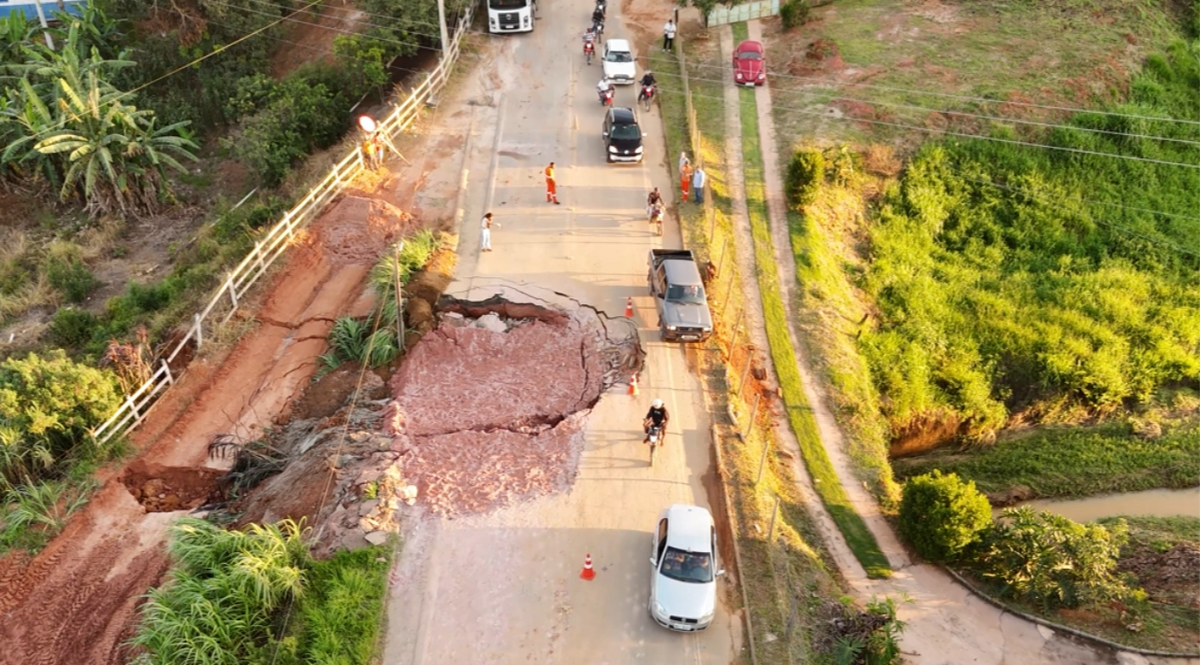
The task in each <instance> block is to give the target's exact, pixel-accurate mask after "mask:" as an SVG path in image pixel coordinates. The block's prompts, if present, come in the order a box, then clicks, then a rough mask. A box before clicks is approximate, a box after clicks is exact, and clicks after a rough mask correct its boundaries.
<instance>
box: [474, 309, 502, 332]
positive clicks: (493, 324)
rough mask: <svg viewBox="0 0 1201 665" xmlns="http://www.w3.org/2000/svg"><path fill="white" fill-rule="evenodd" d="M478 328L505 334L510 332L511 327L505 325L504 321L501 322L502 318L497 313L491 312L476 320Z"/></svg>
mask: <svg viewBox="0 0 1201 665" xmlns="http://www.w3.org/2000/svg"><path fill="white" fill-rule="evenodd" d="M475 327H476V328H483V329H484V330H491V331H492V332H495V333H503V332H507V331H508V330H509V326H507V325H505V322H504V321H501V320H500V316H498V315H497V314H496V312H489V313H488V314H485V315H483V316H481V317H480V318H478V319H476V320H475Z"/></svg>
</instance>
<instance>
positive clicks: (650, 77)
mask: <svg viewBox="0 0 1201 665" xmlns="http://www.w3.org/2000/svg"><path fill="white" fill-rule="evenodd" d="M657 83H658V81H656V80H655V75H654V74H653V73H651V70H649V69H648V70H646V73H644V74H643V75H642V87H644V88H645V87H646V86H648V85H651V86H653V85H656V84H657Z"/></svg>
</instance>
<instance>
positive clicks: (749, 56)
mask: <svg viewBox="0 0 1201 665" xmlns="http://www.w3.org/2000/svg"><path fill="white" fill-rule="evenodd" d="M738 59H739V60H762V59H763V54H762V53H759V52H758V51H742V52H741V53H739V54H738Z"/></svg>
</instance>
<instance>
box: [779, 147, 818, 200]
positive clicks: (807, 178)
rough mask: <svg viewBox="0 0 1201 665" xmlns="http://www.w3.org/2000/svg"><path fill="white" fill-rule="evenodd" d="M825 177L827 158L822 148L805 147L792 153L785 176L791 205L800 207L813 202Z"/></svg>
mask: <svg viewBox="0 0 1201 665" xmlns="http://www.w3.org/2000/svg"><path fill="white" fill-rule="evenodd" d="M825 178H826V159H825V157H824V156H823V155H822V152H821V151H820V150H818V149H816V148H805V149H803V150H797V151H796V152H794V153H792V159H791V160H789V162H788V171H787V173H786V174H785V176H784V185H785V187H786V188H787V191H786V192H785V194H786V195H787V196H788V203H789V205H791V206H793V207H796V208H800V207H802V206H807V205H809V204H810V203H813V202H814V201H815V200H817V193H818V192H819V191H820V190H821V186H822V183H823V182H825Z"/></svg>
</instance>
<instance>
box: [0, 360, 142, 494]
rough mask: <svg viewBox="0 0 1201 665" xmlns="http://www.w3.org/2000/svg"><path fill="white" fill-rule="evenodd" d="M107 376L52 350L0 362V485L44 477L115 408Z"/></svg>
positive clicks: (114, 391)
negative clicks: (46, 353) (47, 352)
mask: <svg viewBox="0 0 1201 665" xmlns="http://www.w3.org/2000/svg"><path fill="white" fill-rule="evenodd" d="M119 401H120V398H119V397H118V395H117V390H116V387H115V384H114V382H113V380H112V377H111V376H110V375H109V374H107V373H106V372H104V371H102V370H98V369H95V368H92V367H88V366H86V365H81V364H78V363H75V362H73V361H71V360H70V359H69V358H67V356H66V354H65V353H64V352H63V351H61V350H57V351H54V352H52V353H51V354H50V355H48V356H45V357H41V356H38V355H36V354H33V353H31V354H29V355H28V356H26V357H25V358H24V359H20V358H8V359H6V360H4V362H2V363H0V483H3V484H4V485H6V486H9V487H11V486H14V485H16V484H17V483H18V482H26V481H28V480H30V479H32V478H36V477H38V476H40V475H43V474H44V473H45V472H46V471H47V470H49V469H52V468H53V467H54V466H55V464H56V463H57V462H58V461H59V459H60V457H61V456H62V455H63V454H65V453H66V452H67V451H69V450H71V449H72V448H73V447H74V446H75V445H77V444H78V443H79V442H82V441H86V440H87V437H88V436H89V435H88V430H89V429H90V428H92V427H94V426H96V425H98V424H100V423H101V422H103V421H104V419H105V418H107V417H108V416H109V414H110V413H112V411H113V409H115V408H116V407H117V404H118V403H119Z"/></svg>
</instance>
